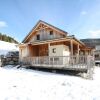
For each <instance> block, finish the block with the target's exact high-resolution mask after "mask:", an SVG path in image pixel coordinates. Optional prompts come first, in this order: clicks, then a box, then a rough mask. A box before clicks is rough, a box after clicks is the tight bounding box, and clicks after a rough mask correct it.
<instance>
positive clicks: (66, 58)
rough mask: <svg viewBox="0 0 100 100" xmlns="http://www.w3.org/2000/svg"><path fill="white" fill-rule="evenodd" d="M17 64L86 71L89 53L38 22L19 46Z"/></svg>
mask: <svg viewBox="0 0 100 100" xmlns="http://www.w3.org/2000/svg"><path fill="white" fill-rule="evenodd" d="M19 50H20V57H19V59H20V62H21V63H23V64H26V65H30V66H32V67H43V68H54V69H71V70H85V69H87V68H89V67H92V65H91V62H93V61H92V60H93V59H92V57H91V56H90V55H91V53H92V49H91V48H89V47H86V45H85V44H84V43H83V42H81V41H79V40H78V39H76V38H75V37H74V36H69V35H68V33H67V32H65V31H63V30H61V29H59V28H57V27H55V26H53V25H50V24H48V23H46V22H44V21H41V20H40V21H39V22H38V23H37V24H36V25H35V26H34V27H33V29H32V30H31V31H30V32H29V34H28V35H27V36H26V37H25V38H24V40H23V41H22V43H21V44H20V45H19Z"/></svg>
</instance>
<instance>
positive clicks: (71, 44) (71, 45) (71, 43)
mask: <svg viewBox="0 0 100 100" xmlns="http://www.w3.org/2000/svg"><path fill="white" fill-rule="evenodd" d="M70 47H71V56H73V41H72V40H71V41H70Z"/></svg>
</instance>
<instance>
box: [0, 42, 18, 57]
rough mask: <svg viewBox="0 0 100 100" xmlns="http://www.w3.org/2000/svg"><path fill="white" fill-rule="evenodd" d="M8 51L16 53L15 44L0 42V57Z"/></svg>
mask: <svg viewBox="0 0 100 100" xmlns="http://www.w3.org/2000/svg"><path fill="white" fill-rule="evenodd" d="M8 51H18V47H17V44H14V43H9V42H5V41H0V55H2V54H4V55H5V54H6V53H7V52H8Z"/></svg>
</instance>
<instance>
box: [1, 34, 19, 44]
mask: <svg viewBox="0 0 100 100" xmlns="http://www.w3.org/2000/svg"><path fill="white" fill-rule="evenodd" d="M0 40H1V41H6V42H10V43H18V41H16V40H15V39H14V38H12V37H10V36H7V35H5V34H2V33H0Z"/></svg>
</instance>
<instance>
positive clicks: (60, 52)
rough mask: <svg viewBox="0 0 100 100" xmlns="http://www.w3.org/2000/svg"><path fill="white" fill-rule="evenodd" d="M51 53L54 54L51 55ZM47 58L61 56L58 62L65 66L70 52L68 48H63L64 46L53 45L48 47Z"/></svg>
mask: <svg viewBox="0 0 100 100" xmlns="http://www.w3.org/2000/svg"><path fill="white" fill-rule="evenodd" d="M53 51H54V52H55V53H53ZM49 56H61V57H60V58H59V59H57V57H56V60H59V62H61V63H62V64H67V63H68V62H69V59H70V58H69V56H70V52H69V47H68V46H65V45H54V46H50V48H49ZM63 56H68V57H63Z"/></svg>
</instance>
